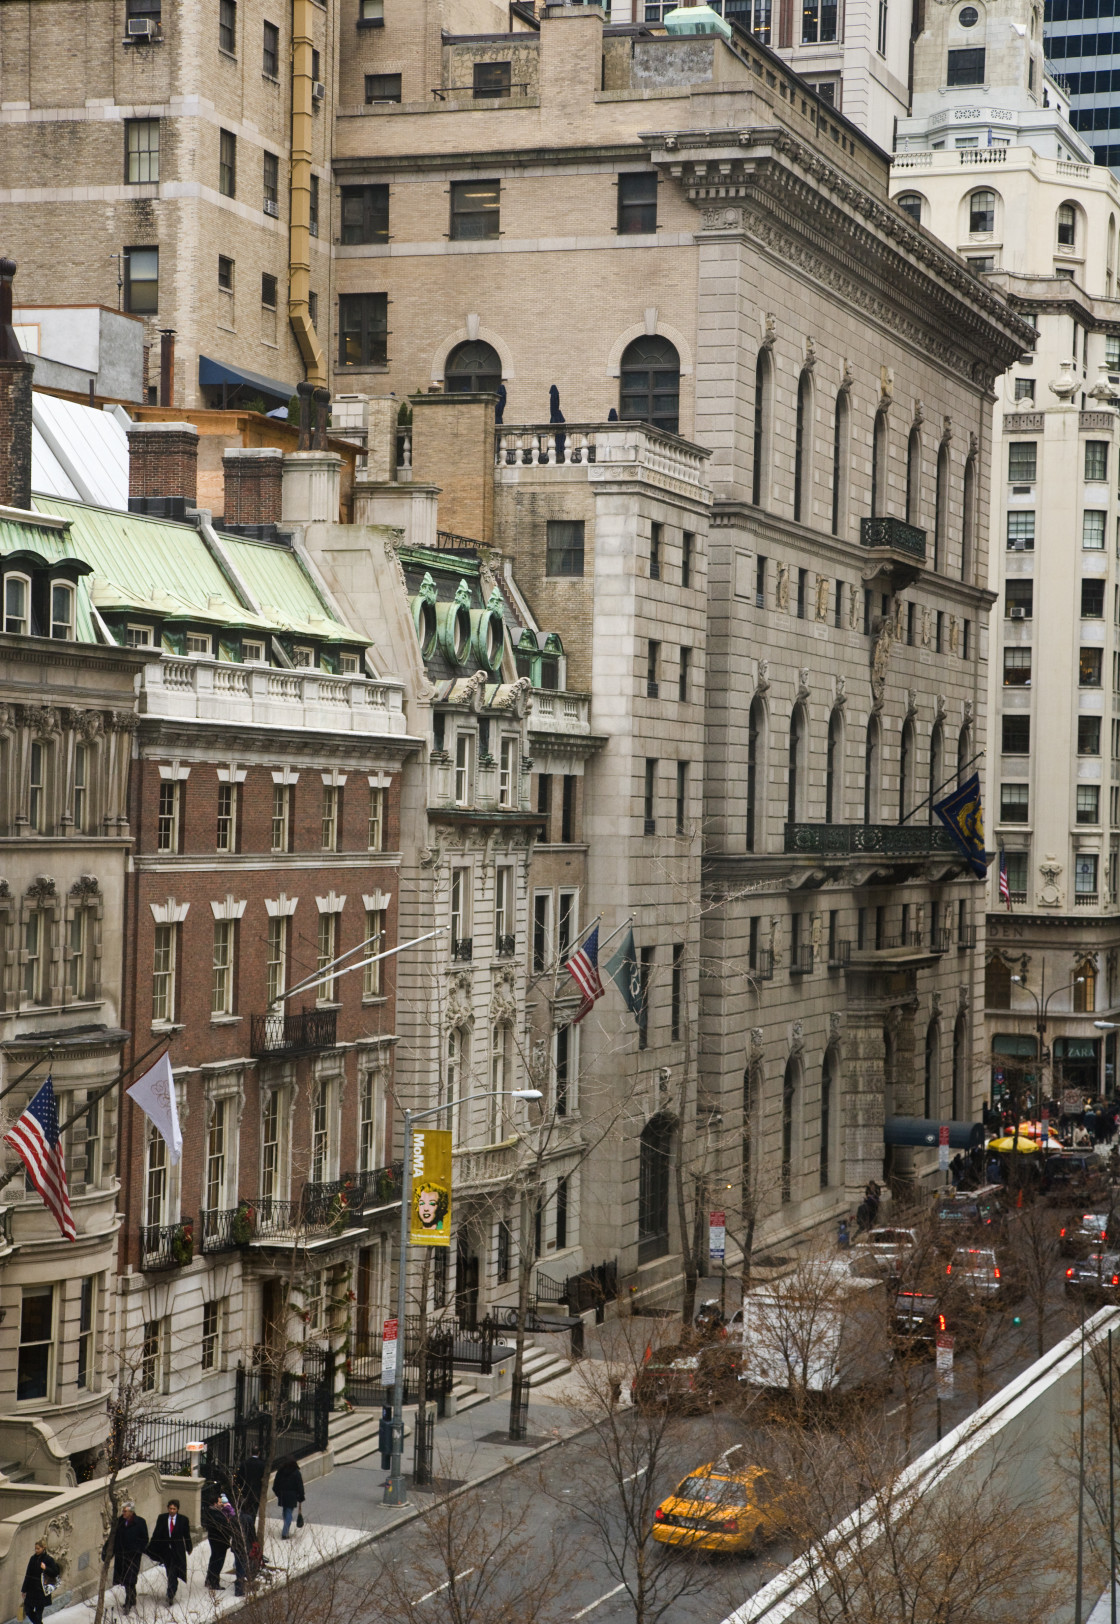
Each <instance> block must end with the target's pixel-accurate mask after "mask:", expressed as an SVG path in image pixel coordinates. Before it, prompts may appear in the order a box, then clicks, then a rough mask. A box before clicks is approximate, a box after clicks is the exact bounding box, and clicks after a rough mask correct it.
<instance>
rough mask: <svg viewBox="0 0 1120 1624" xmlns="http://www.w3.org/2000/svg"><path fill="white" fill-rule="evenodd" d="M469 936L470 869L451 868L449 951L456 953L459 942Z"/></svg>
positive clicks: (469, 937) (466, 939) (468, 939)
mask: <svg viewBox="0 0 1120 1624" xmlns="http://www.w3.org/2000/svg"><path fill="white" fill-rule="evenodd" d="M472 940H473V938H472V937H471V871H470V869H469V868H453V869H452V870H451V951H452V953H453V954H457V953H458V951H459V947H460V944H461V943H463V942H468V941H472Z"/></svg>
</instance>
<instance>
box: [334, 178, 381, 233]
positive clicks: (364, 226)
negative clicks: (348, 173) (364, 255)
mask: <svg viewBox="0 0 1120 1624" xmlns="http://www.w3.org/2000/svg"><path fill="white" fill-rule="evenodd" d="M342 241H343V242H344V243H361V242H388V241H389V188H388V187H387V186H344V187H343V188H342Z"/></svg>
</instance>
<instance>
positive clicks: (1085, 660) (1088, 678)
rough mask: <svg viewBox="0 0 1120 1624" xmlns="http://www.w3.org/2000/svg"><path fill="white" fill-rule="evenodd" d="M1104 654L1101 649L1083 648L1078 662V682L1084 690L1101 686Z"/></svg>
mask: <svg viewBox="0 0 1120 1624" xmlns="http://www.w3.org/2000/svg"><path fill="white" fill-rule="evenodd" d="M1101 661H1102V654H1101V650H1100V649H1099V648H1083V649H1082V650H1081V653H1080V655H1079V657H1078V662H1077V681H1078V685H1079V686H1080V687H1082V688H1099V687H1100V685H1101Z"/></svg>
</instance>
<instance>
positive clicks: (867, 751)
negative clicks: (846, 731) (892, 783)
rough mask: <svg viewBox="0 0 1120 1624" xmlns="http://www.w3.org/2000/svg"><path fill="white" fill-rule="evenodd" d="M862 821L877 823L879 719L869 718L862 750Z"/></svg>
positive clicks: (875, 717)
mask: <svg viewBox="0 0 1120 1624" xmlns="http://www.w3.org/2000/svg"><path fill="white" fill-rule="evenodd" d="M863 821H864V823H878V821H879V718H878V717H877V716H872V717H869V719H868V723H867V740H866V743H865V744H864V748H863Z"/></svg>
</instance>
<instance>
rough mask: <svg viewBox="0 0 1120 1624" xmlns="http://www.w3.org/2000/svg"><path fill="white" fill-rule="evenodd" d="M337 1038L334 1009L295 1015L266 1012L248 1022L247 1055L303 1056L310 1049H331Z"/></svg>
mask: <svg viewBox="0 0 1120 1624" xmlns="http://www.w3.org/2000/svg"><path fill="white" fill-rule="evenodd" d="M337 1034H338V1011H337V1009H304V1010H300V1011H298V1012H297V1013H295V1014H290V1013H288V1012H287V1011H286V1010H282V1009H270V1010H268V1011H267V1013H266V1014H264V1015H254V1016H253V1018H252V1023H251V1034H250V1040H249V1053H250V1054H252V1055H254V1056H258V1055H275V1054H306V1053H308V1052H310V1051H311V1050H313V1049H333V1048H334V1046H335V1043H336V1041H337Z"/></svg>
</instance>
